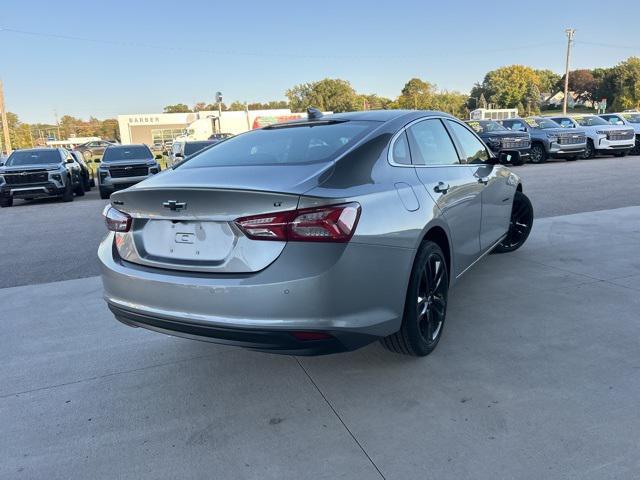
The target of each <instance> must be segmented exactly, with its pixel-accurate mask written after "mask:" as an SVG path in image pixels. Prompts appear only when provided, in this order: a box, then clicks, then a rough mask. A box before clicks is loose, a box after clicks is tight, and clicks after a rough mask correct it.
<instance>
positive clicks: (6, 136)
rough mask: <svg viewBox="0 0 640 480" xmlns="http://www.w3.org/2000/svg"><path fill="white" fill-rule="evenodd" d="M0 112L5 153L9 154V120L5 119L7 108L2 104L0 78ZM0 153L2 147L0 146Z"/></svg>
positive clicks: (0, 81) (2, 92) (2, 96)
mask: <svg viewBox="0 0 640 480" xmlns="http://www.w3.org/2000/svg"><path fill="white" fill-rule="evenodd" d="M0 114H1V115H2V135H3V137H4V149H5V150H6V152H7V155H11V152H13V150H12V149H11V137H9V122H8V120H7V109H6V108H5V104H4V89H3V87H2V80H0ZM0 153H2V149H1V148H0Z"/></svg>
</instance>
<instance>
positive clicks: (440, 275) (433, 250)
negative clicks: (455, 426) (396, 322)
mask: <svg viewBox="0 0 640 480" xmlns="http://www.w3.org/2000/svg"><path fill="white" fill-rule="evenodd" d="M448 292H449V276H448V272H447V263H446V260H445V257H444V254H443V253H442V250H441V249H440V247H439V246H438V245H437V244H436V243H434V242H431V241H426V242H424V244H423V245H422V247H421V248H420V250H419V252H418V254H417V255H416V260H415V262H414V266H413V270H412V272H411V278H410V280H409V288H408V291H407V298H406V301H405V308H404V316H403V320H402V325H401V327H400V330H398V331H397V332H396V333H394V334H392V335H389V336H388V337H385V338H383V339H381V343H382V345H383V346H384V347H385V348H387V349H388V350H391V351H392V352H396V353H402V354H405V355H413V356H420V357H422V356H425V355H428V354H429V353H431V352H432V351H433V350H434V349H435V348H436V345H437V344H438V341H439V340H440V337H441V336H442V330H443V327H444V322H445V318H446V315H447V299H448Z"/></svg>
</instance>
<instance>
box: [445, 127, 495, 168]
mask: <svg viewBox="0 0 640 480" xmlns="http://www.w3.org/2000/svg"><path fill="white" fill-rule="evenodd" d="M447 122H448V124H449V127H451V130H452V131H453V134H454V135H455V136H456V138H457V139H458V141H459V142H460V146H461V147H462V150H463V151H464V153H463V157H464V158H465V160H466V161H465V163H483V162H486V161H487V160H489V154H488V153H487V149H486V148H485V146H484V144H483V143H482V142H481V141H480V140H478V138H477V137H476V136H475V135H474V134H473V133H471V132H470V131H469V130H468V129H467V128H466V127H463V126H462V125H460V124H459V123H458V122H452V121H451V120H447Z"/></svg>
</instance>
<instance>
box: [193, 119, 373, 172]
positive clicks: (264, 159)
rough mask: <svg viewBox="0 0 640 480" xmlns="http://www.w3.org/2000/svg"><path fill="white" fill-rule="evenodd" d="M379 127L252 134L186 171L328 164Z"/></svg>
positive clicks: (325, 126)
mask: <svg viewBox="0 0 640 480" xmlns="http://www.w3.org/2000/svg"><path fill="white" fill-rule="evenodd" d="M378 125H380V122H375V121H348V122H340V123H316V124H314V125H309V124H306V125H297V126H288V127H283V126H278V127H276V128H264V129H259V130H252V131H250V132H247V133H244V134H242V135H237V136H235V137H232V138H230V139H228V140H225V141H224V142H220V143H218V144H216V145H214V146H213V147H211V148H209V149H207V150H205V151H204V152H202V153H200V154H198V155H196V156H195V157H193V158H192V159H190V160H189V161H188V162H186V163H185V164H184V166H185V167H187V168H190V167H213V166H231V165H292V164H303V163H314V162H327V161H331V160H333V159H334V158H335V157H336V156H337V155H340V154H341V153H342V152H344V151H345V150H347V148H349V147H350V146H351V145H353V144H354V143H355V142H357V141H358V140H360V139H361V138H363V137H364V136H365V135H366V134H367V133H369V132H370V131H372V130H373V129H374V128H376V127H377V126H378Z"/></svg>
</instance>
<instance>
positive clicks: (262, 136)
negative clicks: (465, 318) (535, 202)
mask: <svg viewBox="0 0 640 480" xmlns="http://www.w3.org/2000/svg"><path fill="white" fill-rule="evenodd" d="M108 152H109V149H108V150H107V153H106V154H105V158H106V156H107V154H108ZM103 214H104V217H105V221H106V224H107V228H108V229H109V230H110V233H109V235H108V236H107V237H106V238H105V240H104V241H103V242H102V244H101V245H100V247H99V252H98V254H99V259H100V262H101V267H102V281H103V285H104V298H105V299H106V301H107V304H108V306H109V308H110V309H111V311H112V312H113V313H114V314H115V317H116V318H117V319H118V320H120V321H122V322H123V323H124V324H126V325H129V326H134V327H138V326H139V327H145V328H149V329H151V330H155V331H157V332H163V333H168V334H171V335H177V336H184V337H187V338H192V339H200V340H208V341H213V342H219V343H226V344H233V345H238V346H243V347H247V348H251V349H255V350H263V351H270V352H273V353H284V354H302V355H312V354H321V353H330V352H339V351H345V350H353V349H356V348H359V347H361V346H363V345H366V344H368V343H370V342H373V341H375V340H377V339H381V340H382V343H383V345H384V346H385V347H387V348H388V349H390V350H392V351H394V352H399V353H403V354H408V355H419V356H423V355H427V354H429V353H430V352H431V351H432V350H433V349H434V348H435V347H436V345H437V343H438V341H439V340H440V338H441V335H442V331H443V325H444V322H445V316H446V311H447V299H448V292H449V288H450V286H452V285H454V284H455V282H456V281H457V280H458V279H459V278H460V277H461V276H462V275H463V274H464V273H465V272H466V271H467V270H468V269H469V268H471V267H472V265H474V264H475V263H476V262H477V261H478V260H479V259H480V258H482V257H483V256H484V255H486V254H488V253H490V252H496V253H501V252H510V251H513V250H515V249H517V248H519V247H520V246H521V245H523V244H524V242H525V241H526V239H527V237H528V235H529V232H530V231H531V226H532V223H533V209H532V206H531V203H530V201H529V200H528V198H527V197H526V195H525V194H524V193H523V192H522V183H521V181H520V179H519V177H518V176H517V175H515V174H514V173H512V172H511V171H510V170H509V169H508V168H507V167H505V166H503V165H500V164H499V162H498V159H497V157H496V156H495V155H494V154H493V153H492V152H491V151H490V150H488V148H487V147H486V145H485V144H484V143H483V142H482V140H480V138H479V137H478V136H477V135H476V134H475V133H474V132H473V130H471V129H470V128H469V127H468V126H467V125H465V124H464V123H462V122H461V121H459V120H458V119H456V118H454V117H452V116H450V115H448V114H444V113H440V112H425V111H406V110H404V111H403V110H379V111H364V112H352V113H342V114H336V115H328V116H322V115H321V114H320V112H318V111H315V110H312V111H310V114H309V118H308V119H304V120H300V121H295V122H291V123H285V124H274V125H270V126H268V127H264V128H261V129H256V130H252V131H250V132H247V133H244V134H242V135H238V136H236V137H234V138H230V139H228V140H226V141H224V142H221V143H219V144H218V145H216V146H215V147H213V148H209V149H206V150H204V151H202V152H200V153H198V154H197V155H194V156H192V157H190V158H188V159H187V160H186V161H185V162H183V163H181V164H179V165H178V166H176V167H173V168H171V169H168V170H167V171H165V172H163V173H162V174H161V175H157V176H156V177H154V178H150V179H148V180H147V181H145V182H144V183H143V184H140V185H136V186H133V187H131V188H130V189H127V190H124V191H121V192H116V193H114V194H113V195H112V197H111V204H110V205H107V206H106V207H105V210H104V213H103ZM508 314H509V313H508V312H505V315H508Z"/></svg>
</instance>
